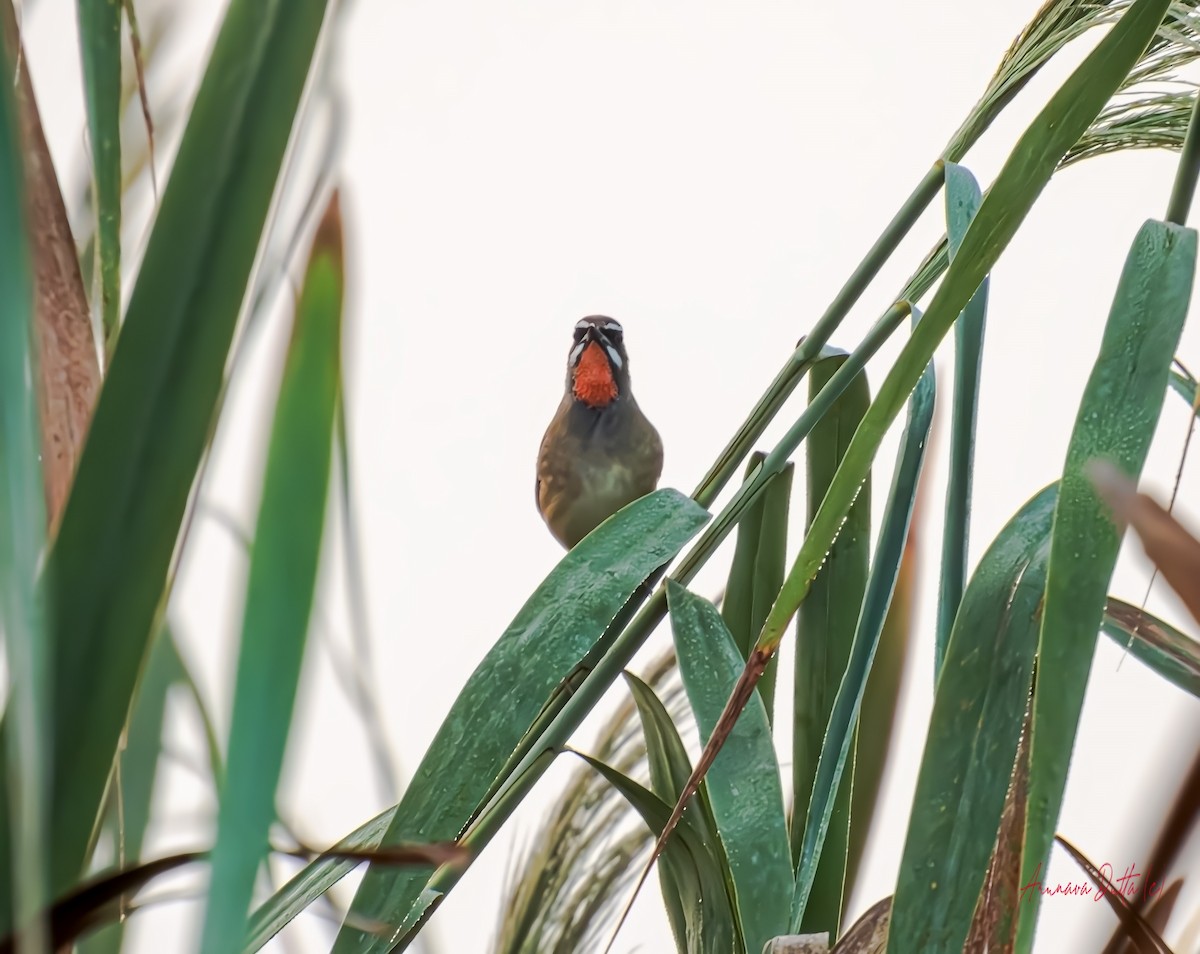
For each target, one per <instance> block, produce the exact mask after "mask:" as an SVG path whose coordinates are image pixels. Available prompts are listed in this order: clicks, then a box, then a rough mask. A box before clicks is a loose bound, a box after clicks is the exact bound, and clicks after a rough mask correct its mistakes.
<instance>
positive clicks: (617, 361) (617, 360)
mask: <svg viewBox="0 0 1200 954" xmlns="http://www.w3.org/2000/svg"><path fill="white" fill-rule="evenodd" d="M604 350H605V351H607V352H608V356H609V358H611V359H612V363H613V364H614V365H616V366H617V367H618V368H619V367H621V356H620V355H619V354H617V349H616V348H614V347H613V346H612V345H605V346H604Z"/></svg>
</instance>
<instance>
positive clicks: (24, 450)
mask: <svg viewBox="0 0 1200 954" xmlns="http://www.w3.org/2000/svg"><path fill="white" fill-rule="evenodd" d="M2 30H3V27H0V31H2ZM0 69H2V70H3V71H4V75H5V76H6V77H9V79H8V80H7V81H6V82H5V83H4V84H3V85H4V87H5V88H4V89H3V90H0V473H3V474H4V479H3V480H2V481H0V632H3V634H4V646H5V655H6V659H7V670H8V671H7V679H8V680H9V682H10V684H11V687H12V688H11V690H10V691H11V697H10V698H9V699H8V712H7V719H6V721H5V726H4V733H5V734H4V742H5V750H6V751H5V755H6V759H5V763H4V769H5V770H6V771H7V772H8V780H9V786H10V787H11V791H6V792H5V795H6V796H7V798H5V799H4V801H3V816H4V817H3V818H2V819H0V824H2V825H4V826H6V827H7V826H11V828H10V829H9V830H10V831H13V832H15V843H14V844H12V845H11V847H10V848H9V849H8V852H7V853H6V854H7V857H4V858H0V864H3V874H0V890H2V892H3V898H2V900H0V906H3V907H4V909H6V910H12V907H11V906H14V905H15V909H16V911H17V912H18V919H19V921H18V923H20V924H21V925H22V926H26V925H30V928H29V930H30V933H29V935H28V938H27V942H28V944H29V950H31V951H36V950H40V949H42V947H43V946H44V944H45V943H46V937H45V934H44V933H43V930H42V929H40V928H39V927H38V925H39V924H40V921H39V920H38V912H40V911H41V910H42V908H43V907H44V905H45V902H46V892H47V884H46V875H47V871H46V865H45V862H44V860H43V859H44V858H45V856H46V844H47V840H48V839H47V834H48V829H47V818H46V813H45V810H44V806H45V801H46V796H47V794H48V792H49V789H50V779H51V774H50V773H51V766H50V763H49V761H48V759H47V755H46V750H47V748H48V746H47V740H48V738H49V735H50V726H49V725H47V720H48V713H47V702H48V696H49V692H50V685H49V669H50V664H51V663H50V660H51V649H50V647H49V646H48V645H47V629H48V627H47V626H46V618H45V605H44V603H43V598H42V596H41V595H40V594H39V593H38V589H37V579H38V570H39V567H40V565H41V561H42V555H43V552H44V550H45V546H46V507H45V498H44V497H43V489H42V486H43V485H42V465H41V438H40V435H39V431H38V420H37V398H36V395H35V393H34V390H33V382H34V381H37V380H39V375H38V373H37V368H38V359H37V354H36V351H35V346H34V341H33V265H32V260H31V256H30V250H29V244H28V238H27V233H26V222H25V195H24V174H23V169H22V164H21V146H20V140H19V133H18V125H17V113H16V103H15V101H14V98H13V88H12V87H13V84H12V80H11V77H12V75H13V73H12V65H11V64H10V63H9V62H8V56H7V55H5V54H4V52H3V45H0ZM14 867H15V869H16V870H17V871H19V872H20V876H19V877H15V878H14V877H13V871H14ZM0 933H3V932H0Z"/></svg>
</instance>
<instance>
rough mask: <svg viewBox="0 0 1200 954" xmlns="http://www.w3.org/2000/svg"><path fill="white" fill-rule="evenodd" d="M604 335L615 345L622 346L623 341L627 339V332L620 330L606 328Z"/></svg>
mask: <svg viewBox="0 0 1200 954" xmlns="http://www.w3.org/2000/svg"><path fill="white" fill-rule="evenodd" d="M604 333H605V334H606V335H608V340H609V341H611V342H612V343H613V344H620V343H621V340H622V339H623V338H624V337H625V332H623V331H622V330H621V329H620V328H606V329H605V331H604Z"/></svg>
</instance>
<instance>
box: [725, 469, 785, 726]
mask: <svg viewBox="0 0 1200 954" xmlns="http://www.w3.org/2000/svg"><path fill="white" fill-rule="evenodd" d="M766 456H767V455H766V454H763V453H762V452H761V451H755V452H754V453H753V454H751V455H750V462H749V464H748V465H747V467H746V479H747V480H749V479H750V478H751V477H752V476H753V475H754V471H755V470H756V469H757V468H758V466H759V465H760V464H761V463H762V462H763V460H765V459H766ZM794 472H795V467H794V466H793V465H792V464H788V465H787V466H786V467H785V468H784V469H783V470H782V471H781V472H780V473H779V474H778V475H776V477H775V478H774V479H773V480H772V481H771V482H770V483H769V484H768V485H767V486H766V489H764V490H763V492H762V495H761V496H760V497H759V498H758V499H757V500H755V501H754V503H752V504H751V505H750V508H749V510H747V511H746V515H745V516H744V517H742V519H741V521H740V522H739V523H738V528H737V544H736V545H735V547H734V551H733V563H732V564H731V565H730V567H729V580H728V582H727V583H726V585H725V596H724V598H723V599H722V600H721V618H722V619H724V620H725V625H726V626H728V627H729V632H730V633H731V634H732V636H733V642H734V645H736V646H737V648H738V651H739V652H741V654H742V659H745V658H746V657H747V656H748V655H749V654H750V647H751V646H753V645H754V637H755V636H756V635H757V634H758V631H759V630H760V629H761V628H762V624H763V620H764V619H766V618H767V613H768V611H769V610H770V609H771V604H772V603H774V602H775V597H776V596H778V595H779V587H780V586H782V585H783V576H784V573H785V572H786V570H787V565H786V563H785V560H786V559H787V520H788V504H789V502H790V499H791V495H792V474H793V473H794ZM758 694H759V695H760V696H762V700H763V705H764V706H766V709H767V718H768V719H772V718H773V714H774V708H775V706H774V703H775V666H774V665H771V666H769V667H768V669H767V671H766V672H765V673H763V677H762V681H761V682H760V683H759V684H758Z"/></svg>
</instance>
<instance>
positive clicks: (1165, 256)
mask: <svg viewBox="0 0 1200 954" xmlns="http://www.w3.org/2000/svg"><path fill="white" fill-rule="evenodd" d="M1133 12H1135V11H1134V10H1131V11H1130V13H1127V14H1126V17H1127V18H1128V17H1131V16H1132V15H1133ZM1124 22H1125V21H1124V20H1122V24H1124ZM1116 29H1119V27H1117V28H1114V32H1115V30H1116ZM1110 35H1111V34H1110ZM981 214H982V213H981ZM1195 269H1196V233H1195V232H1194V231H1192V230H1191V229H1185V228H1181V227H1179V226H1177V225H1172V224H1170V223H1164V222H1154V221H1150V222H1147V223H1146V224H1145V225H1143V226H1142V228H1141V230H1140V231H1139V232H1138V235H1137V237H1136V238H1135V239H1134V242H1133V246H1132V248H1131V249H1130V251H1129V257H1128V258H1127V259H1126V262H1125V268H1124V270H1123V271H1122V273H1121V280H1120V282H1119V284H1118V285H1117V292H1116V295H1115V297H1114V299H1113V305H1112V310H1111V311H1110V312H1109V317H1108V322H1107V323H1106V325H1105V328H1104V336H1103V338H1102V340H1101V343H1100V354H1099V356H1098V357H1097V358H1096V363H1095V364H1094V365H1093V367H1092V374H1091V376H1090V377H1089V378H1088V383H1087V387H1086V388H1085V389H1084V393H1083V399H1082V400H1081V401H1080V405H1079V412H1078V415H1077V416H1076V418H1075V428H1074V431H1073V432H1072V434H1071V442H1070V445H1069V446H1068V448H1067V459H1066V463H1065V464H1064V466H1063V476H1062V481H1061V486H1060V490H1059V497H1058V506H1057V508H1056V510H1055V515H1054V539H1053V542H1052V544H1051V551H1050V566H1049V569H1048V571H1047V579H1046V604H1045V608H1044V613H1043V616H1042V628H1041V634H1040V636H1039V640H1038V679H1037V686H1036V689H1035V692H1034V700H1033V728H1032V733H1031V736H1030V738H1031V743H1030V762H1029V765H1030V772H1029V823H1028V827H1027V829H1026V835H1025V852H1024V855H1023V862H1022V872H1021V878H1022V881H1021V883H1022V884H1025V883H1027V882H1028V880H1029V878H1030V877H1033V875H1034V872H1035V871H1036V870H1037V869H1038V866H1039V865H1041V866H1045V864H1046V862H1047V859H1048V858H1049V855H1050V847H1051V844H1052V842H1053V839H1054V832H1055V827H1056V825H1057V824H1058V813H1059V809H1060V807H1061V805H1062V796H1063V790H1064V789H1065V787H1066V782H1067V766H1068V764H1069V762H1070V758H1071V749H1072V748H1073V746H1074V743H1075V732H1076V729H1077V727H1078V723H1079V713H1080V710H1081V709H1082V706H1083V696H1084V690H1085V689H1086V687H1087V678H1088V672H1089V670H1090V669H1091V664H1092V656H1093V654H1094V652H1095V647H1096V637H1097V634H1098V632H1099V630H1100V622H1101V618H1102V617H1103V615H1104V602H1105V597H1106V595H1107V593H1108V584H1109V579H1110V578H1111V576H1112V571H1113V566H1114V565H1115V563H1116V560H1117V550H1118V549H1119V548H1120V544H1121V532H1120V531H1119V530H1118V529H1117V527H1116V526H1115V525H1114V524H1113V521H1112V516H1111V514H1110V512H1109V510H1108V508H1107V507H1106V506H1105V505H1104V504H1103V503H1102V502H1101V500H1100V498H1099V497H1098V496H1097V493H1096V490H1095V487H1094V486H1093V485H1092V482H1091V481H1090V480H1089V479H1088V477H1087V475H1086V474H1085V473H1084V467H1085V465H1086V464H1087V463H1088V462H1089V461H1091V460H1092V459H1093V458H1103V459H1105V460H1108V461H1110V462H1111V463H1112V464H1114V465H1115V466H1116V467H1118V468H1120V469H1121V470H1122V471H1124V472H1125V473H1126V474H1128V475H1129V476H1130V477H1132V478H1133V479H1134V480H1136V479H1137V477H1138V475H1139V474H1140V473H1141V470H1142V465H1143V464H1144V463H1145V460H1146V453H1147V451H1148V449H1149V446H1150V439H1151V437H1152V436H1153V435H1154V428H1155V425H1156V424H1157V423H1158V416H1159V413H1160V412H1161V411H1162V405H1163V400H1164V398H1165V396H1166V388H1167V374H1168V371H1169V370H1170V365H1171V357H1172V355H1173V354H1174V353H1175V348H1176V347H1177V346H1178V344H1179V337H1180V334H1181V332H1182V330H1183V323H1184V320H1185V318H1186V317H1187V308H1188V301H1189V299H1190V296H1191V291H1192V280H1193V276H1194V274H1195ZM1037 910H1038V897H1037V896H1035V897H1034V900H1033V902H1032V903H1031V904H1026V905H1022V906H1021V916H1020V923H1019V927H1018V933H1017V950H1018V951H1028V950H1029V949H1030V947H1031V946H1032V943H1033V931H1034V925H1035V923H1036V917H1037Z"/></svg>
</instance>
